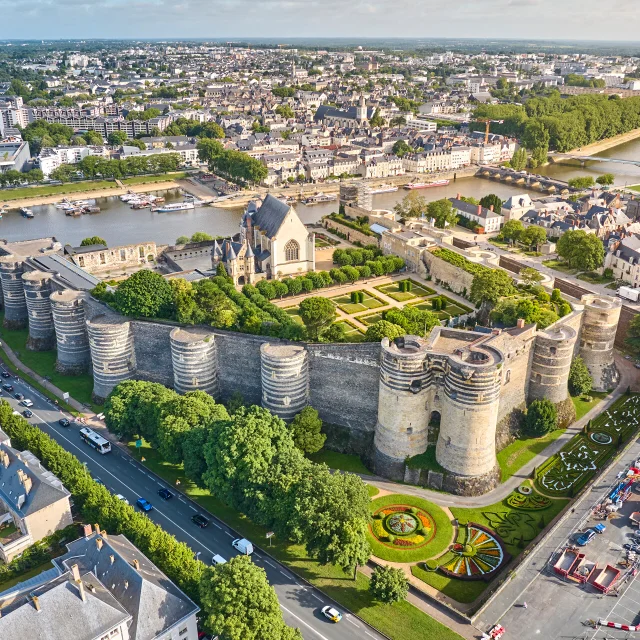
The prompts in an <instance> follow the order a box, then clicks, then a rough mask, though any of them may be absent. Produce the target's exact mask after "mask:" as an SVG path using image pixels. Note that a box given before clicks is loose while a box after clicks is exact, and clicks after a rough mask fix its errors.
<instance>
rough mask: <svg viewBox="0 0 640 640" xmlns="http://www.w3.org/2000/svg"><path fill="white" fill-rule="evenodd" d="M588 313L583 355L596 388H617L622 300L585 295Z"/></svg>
mask: <svg viewBox="0 0 640 640" xmlns="http://www.w3.org/2000/svg"><path fill="white" fill-rule="evenodd" d="M581 302H582V304H583V305H584V316H583V320H582V332H581V334H580V355H581V356H582V359H583V360H584V363H585V364H586V365H587V368H588V369H589V373H590V374H591V377H592V378H593V390H594V391H607V390H608V389H613V388H614V387H615V386H616V385H617V384H618V381H619V379H620V373H619V372H618V369H617V368H616V365H615V362H614V360H613V343H614V341H615V338H616V331H617V329H618V321H619V320H620V311H621V310H622V301H621V300H619V299H618V298H613V297H611V296H601V295H596V294H588V295H585V296H582V299H581Z"/></svg>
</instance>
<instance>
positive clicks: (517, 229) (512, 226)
mask: <svg viewBox="0 0 640 640" xmlns="http://www.w3.org/2000/svg"><path fill="white" fill-rule="evenodd" d="M523 232H524V225H523V224H522V222H520V220H509V221H507V222H505V223H504V226H503V227H502V230H501V231H500V233H501V234H502V237H503V238H504V239H505V240H506V241H507V242H517V241H518V239H519V238H520V236H521V235H522V233H523Z"/></svg>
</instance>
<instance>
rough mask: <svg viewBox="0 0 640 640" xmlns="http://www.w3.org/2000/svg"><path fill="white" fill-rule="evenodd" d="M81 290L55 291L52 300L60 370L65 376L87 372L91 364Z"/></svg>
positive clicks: (57, 362)
mask: <svg viewBox="0 0 640 640" xmlns="http://www.w3.org/2000/svg"><path fill="white" fill-rule="evenodd" d="M84 298H85V294H84V293H82V292H81V291H72V290H71V289H65V290H64V291H54V292H53V293H52V294H51V296H50V298H49V301H50V302H51V312H52V314H53V326H54V328H55V333H56V342H57V346H58V359H57V360H56V371H58V372H59V373H62V374H65V375H71V376H74V375H78V374H81V373H84V372H85V371H87V369H88V368H89V365H90V364H91V349H90V348H89V336H88V334H87V323H86V318H85V311H84Z"/></svg>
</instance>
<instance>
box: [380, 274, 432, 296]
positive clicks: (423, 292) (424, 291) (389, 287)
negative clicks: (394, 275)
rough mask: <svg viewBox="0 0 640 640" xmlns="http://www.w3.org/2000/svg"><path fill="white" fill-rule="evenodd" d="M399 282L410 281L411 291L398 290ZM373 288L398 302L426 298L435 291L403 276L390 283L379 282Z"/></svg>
mask: <svg viewBox="0 0 640 640" xmlns="http://www.w3.org/2000/svg"><path fill="white" fill-rule="evenodd" d="M401 282H411V291H400V283H401ZM374 288H375V289H377V290H378V291H380V292H382V293H384V294H385V295H388V296H389V297H390V298H393V299H394V300H397V301H398V302H404V301H405V300H413V299H414V298H426V297H427V296H431V295H433V294H434V293H435V291H434V290H433V289H429V287H425V286H424V285H422V284H420V283H419V282H416V281H415V280H411V278H405V279H404V280H398V281H397V282H391V283H390V284H380V285H378V286H377V287H374Z"/></svg>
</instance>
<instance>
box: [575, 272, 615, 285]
mask: <svg viewBox="0 0 640 640" xmlns="http://www.w3.org/2000/svg"><path fill="white" fill-rule="evenodd" d="M578 280H583V281H584V282H588V283H589V284H609V283H610V282H613V278H606V277H605V276H603V275H600V274H599V273H597V272H596V271H585V272H584V273H581V274H580V275H579V276H578Z"/></svg>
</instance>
